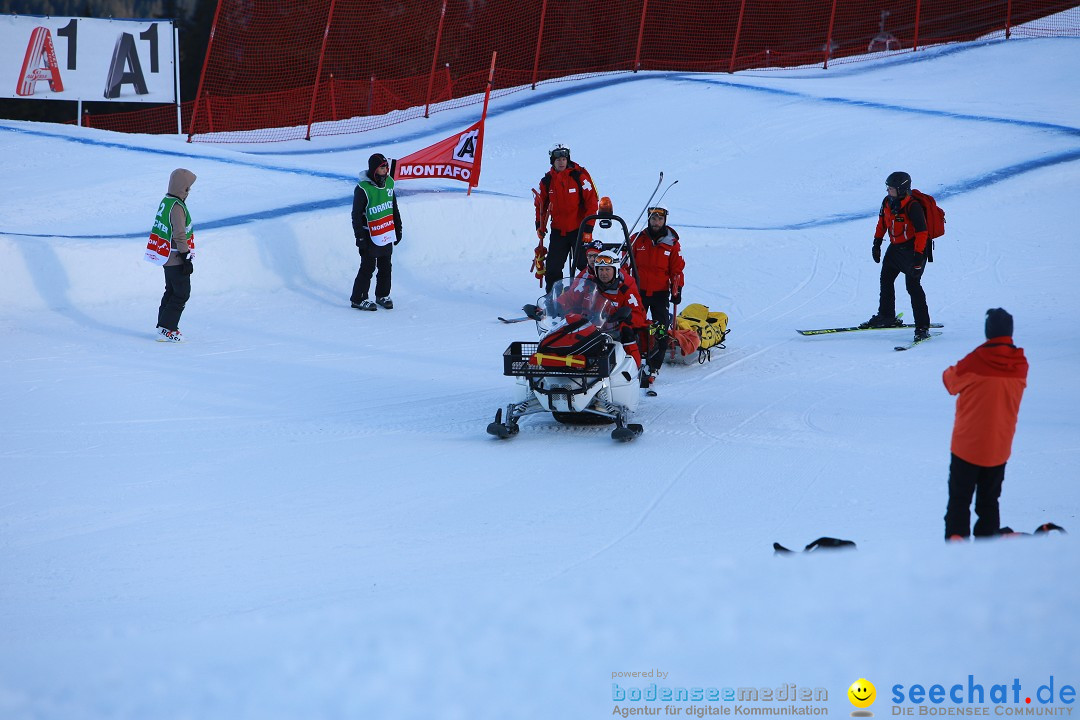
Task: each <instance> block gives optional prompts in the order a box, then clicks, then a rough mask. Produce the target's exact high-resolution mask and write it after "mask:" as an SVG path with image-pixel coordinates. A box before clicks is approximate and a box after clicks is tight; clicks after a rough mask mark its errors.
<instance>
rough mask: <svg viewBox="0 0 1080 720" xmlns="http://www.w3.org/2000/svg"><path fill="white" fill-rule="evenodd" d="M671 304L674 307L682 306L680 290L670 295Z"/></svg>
mask: <svg viewBox="0 0 1080 720" xmlns="http://www.w3.org/2000/svg"><path fill="white" fill-rule="evenodd" d="M671 302H672V303H673V304H675V305H682V288H679V289H678V290H675V291H674V292H672V293H671Z"/></svg>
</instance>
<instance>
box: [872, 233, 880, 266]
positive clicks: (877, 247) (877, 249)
mask: <svg viewBox="0 0 1080 720" xmlns="http://www.w3.org/2000/svg"><path fill="white" fill-rule="evenodd" d="M870 252H871V253H872V254H873V256H874V262H876V263H879V262H881V238H874V249H873V250H871V251H870Z"/></svg>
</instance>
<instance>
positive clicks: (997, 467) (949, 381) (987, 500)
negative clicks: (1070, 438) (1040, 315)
mask: <svg viewBox="0 0 1080 720" xmlns="http://www.w3.org/2000/svg"><path fill="white" fill-rule="evenodd" d="M1012 334H1013V319H1012V315H1009V313H1007V312H1005V311H1004V310H1002V309H1001V308H996V309H993V310H987V311H986V342H985V343H983V344H982V345H980V346H979V347H977V348H975V350H974V351H972V352H971V353H970V354H969V355H968V356H967V357H965V358H964V359H963V360H961V361H960V362H958V363H957V364H956V365H953V366H951V367H950V368H948V369H947V370H946V371H945V373H944V375H943V376H942V380H943V381H944V382H945V389H946V390H948V391H949V394H950V395H959V397H958V398H957V400H956V422H955V424H954V425H953V434H952V462H951V463H950V465H949V505H948V508H947V509H946V511H945V538H946V539H947V540H953V539H966V538H967V537H968V535H969V533H970V525H971V497H972V495H974V496H975V514H976V515H978V519H977V520H976V521H975V537H989V536H991V535H996V534H997V532H998V529H999V528H1000V526H1001V517H1000V515H999V512H998V498H999V497H1000V496H1001V484H1002V482H1004V480H1005V462H1006V461H1007V460H1008V459H1009V455H1010V453H1011V452H1012V441H1013V436H1014V435H1015V434H1016V417H1017V414H1018V413H1019V412H1020V399H1021V398H1022V397H1023V395H1024V388H1026V387H1027V374H1028V362H1027V358H1025V357H1024V351H1023V349H1022V348H1018V347H1016V346H1015V345H1013V339H1012Z"/></svg>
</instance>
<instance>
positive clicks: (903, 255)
mask: <svg viewBox="0 0 1080 720" xmlns="http://www.w3.org/2000/svg"><path fill="white" fill-rule="evenodd" d="M885 187H886V189H887V191H888V193H889V194H888V195H887V196H886V197H885V199H884V200H882V201H881V209H880V210H879V211H878V221H877V229H876V230H875V231H874V246H873V248H872V253H871V254H872V255H873V258H874V262H876V263H881V295H880V297H879V299H878V311H877V314H876V315H874V316H873V317H871V318H870V319H869V320H867V321H866V322H864V323H863V324H862V325H860V326H859V327H863V328H868V327H872V328H887V327H899V326H900V325H902V324H903V323H902V322H901V321H900V320H897V319H896V290H895V289H894V288H893V283H895V282H896V278H897V276H898V275H900V274H901V273H903V274H904V284H905V285H906V286H907V291H908V295H910V296H911V310H912V312H913V313H914V314H915V339H916V340H925V339H926V338H928V337H930V310H929V308H927V306H926V293H925V292H924V291H923V288H922V284H921V281H922V274H923V269H924V268H925V267H926V252H927V244H928V235H927V232H926V213H925V212H924V211H923V206H922V204H921V203H919V202H918V201H917V200H915V199H914V198H912V196H911V176H910V175H908V174H907V173H906V172H894V173H891V174H890V175H889V177H887V178H885ZM886 231H887V232H888V233H889V248H888V250H886V251H885V260H884V262H882V258H881V243H882V242H883V240H884V239H885V233H886Z"/></svg>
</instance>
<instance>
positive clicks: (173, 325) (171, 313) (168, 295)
mask: <svg viewBox="0 0 1080 720" xmlns="http://www.w3.org/2000/svg"><path fill="white" fill-rule="evenodd" d="M194 182H195V173H193V172H191V171H190V170H185V169H184V168H177V169H176V170H173V171H172V174H171V175H169V192H168V194H167V195H166V196H165V198H164V199H163V200H162V201H161V204H160V205H158V212H157V217H156V218H155V219H154V227H153V230H151V236H152V237H153V236H157V237H158V238H159V240H160V242H161V247H162V255H164V253H165V250H164V248H165V247H166V244H167V245H168V250H169V259H168V260H166V261H165V264H164V268H163V269H164V270H165V294H164V295H162V296H161V304H160V305H159V306H158V320H157V333H158V338H157V339H158V340H159V341H162V342H181V341H182V340H183V339H184V336H183V335H181V334H180V314H181V313H183V312H184V307H185V306H186V305H187V301H188V299H189V298H190V297H191V273H192V272H194V269H195V268H194V265H193V264H192V262H191V260H192V258H193V257H194V250H195V233H194V232H192V229H191V213H190V212H188V209H187V197H188V193H190V192H191V185H192V183H194Z"/></svg>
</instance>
